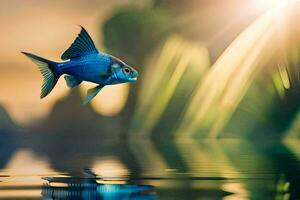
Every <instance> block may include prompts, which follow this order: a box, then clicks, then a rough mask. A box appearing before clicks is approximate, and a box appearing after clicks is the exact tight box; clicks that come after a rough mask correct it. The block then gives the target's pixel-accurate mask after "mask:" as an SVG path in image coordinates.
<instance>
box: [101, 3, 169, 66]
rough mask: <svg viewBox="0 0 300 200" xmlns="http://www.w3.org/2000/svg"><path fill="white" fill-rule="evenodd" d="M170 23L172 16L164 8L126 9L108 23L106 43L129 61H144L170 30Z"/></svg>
mask: <svg viewBox="0 0 300 200" xmlns="http://www.w3.org/2000/svg"><path fill="white" fill-rule="evenodd" d="M170 24H171V19H170V17H169V15H168V13H167V11H165V10H163V9H150V8H149V9H134V8H127V9H122V10H119V12H116V13H115V14H114V15H113V16H112V17H111V18H110V19H109V20H108V21H106V23H105V24H104V26H103V37H104V44H105V46H106V47H107V48H108V49H109V51H110V52H112V53H113V54H114V55H116V56H120V57H122V58H126V60H127V61H128V62H129V64H133V63H136V62H138V64H142V63H143V60H144V58H145V56H147V55H148V54H149V52H151V51H152V50H153V49H154V48H155V47H156V46H157V44H159V42H160V41H161V40H162V39H164V38H165V36H166V35H167V34H168V33H169V26H170Z"/></svg>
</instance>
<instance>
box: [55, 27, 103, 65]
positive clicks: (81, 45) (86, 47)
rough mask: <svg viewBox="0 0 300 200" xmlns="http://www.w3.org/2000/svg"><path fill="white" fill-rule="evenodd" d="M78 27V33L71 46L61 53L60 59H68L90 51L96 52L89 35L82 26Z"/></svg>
mask: <svg viewBox="0 0 300 200" xmlns="http://www.w3.org/2000/svg"><path fill="white" fill-rule="evenodd" d="M80 27H81V31H80V33H79V34H78V36H77V38H76V39H75V41H74V42H73V43H72V44H71V46H70V47H69V48H68V49H67V50H66V51H65V52H64V53H63V54H62V56H61V59H62V60H68V59H72V58H75V57H80V56H83V55H86V54H91V53H98V50H97V48H96V46H95V44H94V42H93V40H92V38H91V36H90V35H89V34H88V32H87V31H86V30H85V29H84V28H83V27H82V26H80Z"/></svg>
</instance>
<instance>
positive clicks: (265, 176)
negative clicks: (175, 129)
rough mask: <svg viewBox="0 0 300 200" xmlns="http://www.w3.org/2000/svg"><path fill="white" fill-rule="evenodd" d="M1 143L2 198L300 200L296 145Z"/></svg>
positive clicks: (4, 140)
mask: <svg viewBox="0 0 300 200" xmlns="http://www.w3.org/2000/svg"><path fill="white" fill-rule="evenodd" d="M0 144H1V146H0V150H1V155H0V167H1V171H0V199H105V200H116V199H121V200H122V199H135V200H137V199H139V200H148V199H172V200H176V199H226V200H232V199H276V200H277V199H278V200H279V199H300V188H299V183H300V170H299V169H300V163H299V159H300V141H296V140H293V141H286V142H283V143H277V142H262V141H261V142H256V143H253V142H249V141H242V140H228V139H227V140H219V141H211V140H201V141H195V140H189V141H178V142H177V141H176V142H170V141H159V142H153V141H148V140H141V141H127V140H107V141H100V140H92V139H87V138H83V139H82V140H78V138H74V139H72V137H69V138H65V139H64V140H61V139H59V138H56V139H54V138H53V137H49V138H44V139H36V138H34V137H33V136H32V137H28V136H26V137H23V138H22V139H18V140H15V139H12V138H9V137H7V138H5V137H3V138H1V142H0Z"/></svg>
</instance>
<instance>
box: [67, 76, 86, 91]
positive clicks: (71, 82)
mask: <svg viewBox="0 0 300 200" xmlns="http://www.w3.org/2000/svg"><path fill="white" fill-rule="evenodd" d="M64 78H65V80H66V83H67V86H68V87H69V88H73V87H76V86H77V85H79V84H80V83H81V82H82V81H81V80H78V79H76V78H75V77H74V76H71V75H65V77H64Z"/></svg>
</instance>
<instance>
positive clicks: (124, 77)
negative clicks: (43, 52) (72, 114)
mask: <svg viewBox="0 0 300 200" xmlns="http://www.w3.org/2000/svg"><path fill="white" fill-rule="evenodd" d="M22 53H23V54H25V55H26V56H27V57H29V58H30V59H31V60H32V61H33V62H34V63H35V64H37V65H38V68H39V70H40V72H41V73H42V75H43V78H44V80H43V85H42V91H41V96H40V98H44V97H46V96H47V95H48V94H49V93H50V92H51V91H52V89H53V88H54V87H55V85H56V83H57V81H58V79H59V78H60V76H61V75H63V74H65V76H64V78H65V80H66V83H67V86H68V87H70V88H74V87H76V86H78V85H79V84H80V83H81V82H82V81H88V82H92V83H96V84H97V86H96V87H94V88H91V89H89V90H88V92H87V97H86V99H85V101H84V103H83V104H84V105H86V104H87V103H89V102H90V101H91V100H92V99H93V98H94V97H95V96H96V95H97V94H98V93H99V92H100V90H101V89H102V88H103V87H104V86H106V85H115V84H121V83H127V82H135V81H137V77H138V75H139V74H138V72H137V71H136V70H135V69H133V68H132V67H130V66H129V65H127V64H126V63H125V62H123V61H122V60H120V59H118V58H116V57H114V56H112V55H109V54H106V53H103V52H100V51H98V49H97V48H96V46H95V44H94V42H93V40H92V38H91V37H90V35H89V34H88V32H87V31H86V30H85V29H84V28H83V27H82V26H81V31H80V33H79V34H78V36H77V38H76V39H75V41H74V42H73V43H72V45H71V46H70V47H69V48H68V49H67V50H66V51H65V52H64V53H63V54H62V56H61V59H62V60H68V61H65V62H54V61H50V60H47V59H45V58H42V57H40V56H37V55H34V54H31V53H27V52H22Z"/></svg>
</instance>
